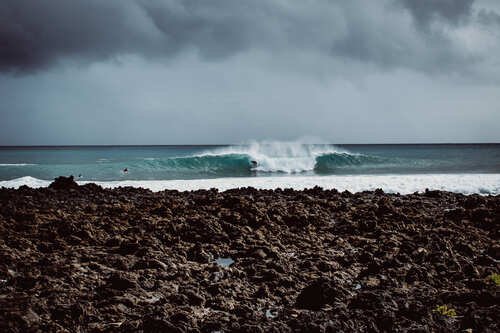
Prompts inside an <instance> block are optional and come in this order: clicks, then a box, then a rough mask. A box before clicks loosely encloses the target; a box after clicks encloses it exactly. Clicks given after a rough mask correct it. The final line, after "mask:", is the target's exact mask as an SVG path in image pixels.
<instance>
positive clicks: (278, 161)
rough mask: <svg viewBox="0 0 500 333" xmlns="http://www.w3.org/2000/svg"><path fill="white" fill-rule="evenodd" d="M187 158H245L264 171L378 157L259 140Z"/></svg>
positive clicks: (330, 166) (323, 168)
mask: <svg viewBox="0 0 500 333" xmlns="http://www.w3.org/2000/svg"><path fill="white" fill-rule="evenodd" d="M191 158H211V159H214V160H217V159H228V160H229V159H230V160H232V159H238V160H240V161H241V159H242V158H246V162H247V165H246V167H247V168H249V169H250V170H252V171H256V172H264V173H273V172H275V173H288V174H292V173H303V172H312V171H317V172H328V171H333V170H334V169H335V168H341V167H346V166H354V165H362V164H364V163H378V162H380V159H379V158H377V157H370V156H365V155H361V154H352V153H349V152H348V151H346V150H343V149H340V148H338V147H335V146H333V145H330V144H306V143H303V142H300V141H291V142H283V141H262V142H256V141H253V142H250V143H249V144H246V145H240V146H231V147H226V148H220V149H216V150H212V151H207V152H204V153H202V154H199V155H197V156H195V157H191Z"/></svg>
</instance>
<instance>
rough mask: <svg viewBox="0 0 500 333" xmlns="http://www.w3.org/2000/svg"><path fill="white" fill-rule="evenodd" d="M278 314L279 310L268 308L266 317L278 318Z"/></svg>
mask: <svg viewBox="0 0 500 333" xmlns="http://www.w3.org/2000/svg"><path fill="white" fill-rule="evenodd" d="M277 315H278V312H277V311H276V310H271V309H267V310H266V318H268V319H273V318H276V316H277Z"/></svg>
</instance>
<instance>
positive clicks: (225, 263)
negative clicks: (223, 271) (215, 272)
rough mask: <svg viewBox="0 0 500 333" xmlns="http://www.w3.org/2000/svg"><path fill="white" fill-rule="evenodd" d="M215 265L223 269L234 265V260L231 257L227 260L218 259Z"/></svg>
mask: <svg viewBox="0 0 500 333" xmlns="http://www.w3.org/2000/svg"><path fill="white" fill-rule="evenodd" d="M215 263H216V264H217V265H219V266H221V267H229V266H231V265H232V264H234V260H233V258H231V257H227V258H217V259H215Z"/></svg>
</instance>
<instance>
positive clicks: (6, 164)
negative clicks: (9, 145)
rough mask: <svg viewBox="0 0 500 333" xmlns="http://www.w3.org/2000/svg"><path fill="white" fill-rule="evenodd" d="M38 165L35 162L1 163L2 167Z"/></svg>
mask: <svg viewBox="0 0 500 333" xmlns="http://www.w3.org/2000/svg"><path fill="white" fill-rule="evenodd" d="M27 165H36V164H33V163H0V167H3V166H5V167H10V166H27Z"/></svg>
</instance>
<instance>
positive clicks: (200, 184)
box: [0, 174, 500, 195]
mask: <svg viewBox="0 0 500 333" xmlns="http://www.w3.org/2000/svg"><path fill="white" fill-rule="evenodd" d="M50 183H51V181H49V180H41V179H37V178H33V177H21V178H17V179H13V180H8V181H0V187H8V188H18V187H20V186H22V185H27V186H30V187H34V188H38V187H46V186H48V185H49V184H50ZM78 183H80V184H86V183H90V182H89V181H80V182H78ZM95 183H96V184H98V185H101V186H103V187H107V188H115V187H120V186H133V187H142V188H148V189H150V190H152V191H161V190H165V189H176V190H180V191H187V190H197V189H210V188H218V189H219V190H227V189H231V188H240V187H247V186H252V187H254V188H260V189H275V188H278V187H279V188H294V189H298V190H301V189H304V188H312V187H314V186H316V185H318V186H321V187H323V188H325V189H332V188H335V189H337V190H339V191H344V190H348V191H351V192H360V191H366V190H375V189H377V188H381V189H383V190H384V191H386V192H389V193H401V194H409V193H414V192H422V191H424V190H425V189H426V188H428V189H430V190H443V191H450V192H457V193H464V194H472V193H478V194H482V195H500V174H420V175H355V176H336V175H335V176H299V177H298V176H277V177H232V178H217V179H192V180H122V181H107V182H99V181H96V182H95Z"/></svg>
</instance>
